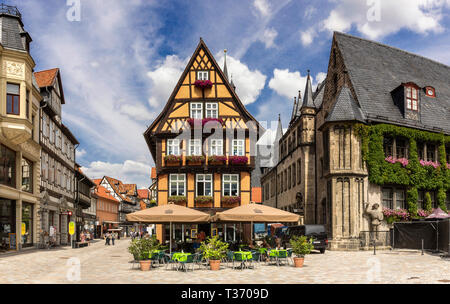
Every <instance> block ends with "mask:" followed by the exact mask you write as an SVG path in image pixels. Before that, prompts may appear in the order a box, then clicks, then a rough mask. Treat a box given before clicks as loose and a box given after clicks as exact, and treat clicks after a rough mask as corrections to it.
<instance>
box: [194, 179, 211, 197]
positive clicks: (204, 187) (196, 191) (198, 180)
mask: <svg viewBox="0 0 450 304" xmlns="http://www.w3.org/2000/svg"><path fill="white" fill-rule="evenodd" d="M207 176H209V177H210V178H211V179H210V180H209V181H207V180H206V177H207ZM200 177H203V180H200ZM199 183H203V194H199V193H198V190H199V187H198V184H199ZM207 183H209V184H210V192H211V193H210V195H206V194H205V193H206V192H205V191H206V184H207ZM213 184H214V183H213V175H212V174H203V173H202V174H196V175H195V197H198V196H211V197H212V196H213V194H214V185H213Z"/></svg>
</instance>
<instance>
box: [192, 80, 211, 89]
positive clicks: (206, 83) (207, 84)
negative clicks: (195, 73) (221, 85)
mask: <svg viewBox="0 0 450 304" xmlns="http://www.w3.org/2000/svg"><path fill="white" fill-rule="evenodd" d="M194 86H195V87H196V88H199V89H210V88H212V86H213V83H212V82H211V81H210V80H196V81H195V82H194Z"/></svg>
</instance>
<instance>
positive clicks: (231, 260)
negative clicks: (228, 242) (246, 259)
mask: <svg viewBox="0 0 450 304" xmlns="http://www.w3.org/2000/svg"><path fill="white" fill-rule="evenodd" d="M229 263H233V269H234V253H233V251H227V266H230V265H229Z"/></svg>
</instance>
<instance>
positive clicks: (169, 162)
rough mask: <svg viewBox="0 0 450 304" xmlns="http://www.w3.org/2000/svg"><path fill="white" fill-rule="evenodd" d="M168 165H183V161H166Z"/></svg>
mask: <svg viewBox="0 0 450 304" xmlns="http://www.w3.org/2000/svg"><path fill="white" fill-rule="evenodd" d="M165 163H166V166H168V167H178V166H181V162H180V161H166V162H165Z"/></svg>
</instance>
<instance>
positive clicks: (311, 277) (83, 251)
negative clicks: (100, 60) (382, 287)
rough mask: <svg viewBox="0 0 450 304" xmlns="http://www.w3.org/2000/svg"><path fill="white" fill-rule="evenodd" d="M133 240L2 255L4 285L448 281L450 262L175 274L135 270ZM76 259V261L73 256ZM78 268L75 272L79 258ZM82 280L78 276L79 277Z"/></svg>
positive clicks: (410, 257)
mask: <svg viewBox="0 0 450 304" xmlns="http://www.w3.org/2000/svg"><path fill="white" fill-rule="evenodd" d="M129 242H130V241H129V239H124V240H119V241H116V246H105V245H104V243H103V242H102V241H99V242H96V243H94V244H92V245H91V246H89V247H85V248H79V249H72V248H62V249H51V250H39V251H33V252H30V253H23V254H18V255H12V256H5V255H3V256H2V255H0V283H2V284H5V283H91V284H97V283H106V284H109V283H118V284H120V283H131V284H134V283H146V284H153V283H169V284H179V283H181V284H182V283H191V284H204V283H213V284H225V283H236V284H243V283H244V284H245V283H261V284H265V283H274V284H278V283H293V284H298V283H308V284H309V283H337V284H339V283H389V284H390V283H447V284H448V283H449V282H450V260H448V259H447V260H445V259H442V258H440V257H439V256H434V255H430V254H425V255H423V256H422V255H421V253H420V251H409V250H395V251H378V252H377V255H376V256H374V255H373V252H371V251H360V252H338V251H327V252H326V253H325V254H323V255H322V254H318V253H317V254H311V255H308V256H307V257H306V259H305V265H304V267H303V268H294V267H292V266H280V267H278V266H271V265H267V266H266V265H264V264H261V265H260V266H259V267H257V268H256V269H244V270H242V271H241V270H233V269H231V267H230V268H227V267H225V266H223V267H222V269H221V270H220V271H210V270H205V269H202V270H197V269H198V268H196V270H195V271H193V272H192V271H189V272H187V273H184V272H176V271H172V270H170V268H169V270H165V267H158V268H153V269H152V270H151V271H149V272H143V271H140V270H138V269H137V265H136V267H135V268H134V269H132V263H130V261H131V260H132V258H131V255H130V254H129V253H128V252H127V246H128V244H129ZM73 258H75V259H73ZM78 261H79V265H80V272H79V274H80V275H79V276H77V272H76V271H74V270H76V269H77V262H78ZM78 278H79V280H78Z"/></svg>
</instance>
